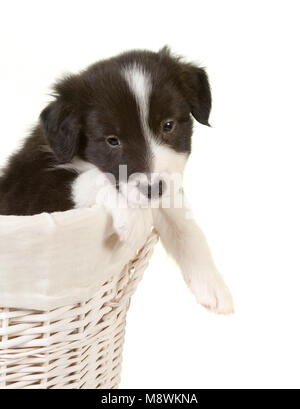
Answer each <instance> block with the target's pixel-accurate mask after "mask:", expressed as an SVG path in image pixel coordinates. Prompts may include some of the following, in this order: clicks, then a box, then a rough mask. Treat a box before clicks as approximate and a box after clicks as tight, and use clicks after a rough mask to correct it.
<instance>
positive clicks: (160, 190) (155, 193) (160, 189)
mask: <svg viewBox="0 0 300 409" xmlns="http://www.w3.org/2000/svg"><path fill="white" fill-rule="evenodd" d="M138 188H139V190H140V192H141V193H142V194H143V195H144V196H145V197H147V198H148V199H158V198H159V197H161V196H162V195H163V194H164V193H165V191H166V182H164V181H163V180H158V181H156V182H154V183H152V184H149V183H142V184H140V185H139V187H138Z"/></svg>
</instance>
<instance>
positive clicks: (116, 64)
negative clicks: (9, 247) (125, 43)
mask: <svg viewBox="0 0 300 409" xmlns="http://www.w3.org/2000/svg"><path fill="white" fill-rule="evenodd" d="M54 96H55V100H54V101H53V102H51V103H50V104H49V105H48V106H47V107H46V108H45V109H44V110H43V111H42V113H41V115H40V122H39V124H38V125H37V126H36V127H35V128H34V130H33V131H32V133H31V135H30V137H29V138H27V140H26V141H25V143H24V146H23V147H22V148H21V149H20V150H19V151H18V152H17V153H16V154H14V155H13V156H12V157H11V158H10V161H9V163H8V165H7V167H6V168H5V169H4V173H3V175H2V177H1V178H0V214H2V215H34V214H37V213H41V212H49V213H50V212H56V211H66V210H69V209H72V208H84V207H91V206H93V205H95V204H97V203H98V204H103V205H104V206H105V207H106V208H107V210H108V211H110V212H111V214H112V217H113V221H114V227H115V230H116V231H117V233H118V234H119V236H120V238H121V239H122V240H126V241H129V242H130V241H132V244H133V245H135V243H136V241H135V240H136V239H137V238H138V237H142V236H143V235H144V234H145V231H144V229H145V228H146V227H145V225H144V223H143V220H142V218H143V214H140V213H139V209H138V208H137V206H135V207H130V206H119V207H116V206H112V205H111V206H110V204H109V200H108V201H107V197H112V196H116V195H117V197H118V199H119V200H120V199H121V201H122V203H123V202H124V198H125V191H127V193H128V188H129V187H130V189H131V190H130V189H129V190H130V191H131V193H132V190H133V191H136V192H139V193H141V196H142V197H143V198H144V199H145V201H149V200H150V199H151V200H152V199H155V200H156V201H159V202H160V201H161V200H162V198H163V197H164V196H165V195H166V196H167V192H168V195H169V196H172V198H171V200H170V201H169V206H161V205H159V206H153V208H152V209H151V213H152V216H153V224H154V226H155V228H156V230H157V231H158V232H159V234H160V237H161V240H162V243H163V245H164V246H165V248H166V250H167V251H168V252H169V253H170V254H171V255H172V256H173V258H175V260H176V261H177V263H178V264H179V266H180V268H181V271H182V273H183V276H184V279H185V281H186V283H187V284H188V286H189V287H190V289H191V290H192V292H193V293H194V294H195V296H196V298H197V300H198V302H199V303H201V304H202V305H203V306H205V307H206V308H208V309H209V310H212V311H215V312H217V313H223V314H229V313H232V312H233V301H232V297H231V294H230V292H229V290H228V289H227V287H226V285H225V283H224V281H223V279H222V277H221V275H220V274H219V272H218V270H217V269H216V267H215V265H214V262H213V259H212V257H211V254H210V251H209V248H208V245H207V243H206V240H205V237H204V235H203V233H202V232H201V230H200V229H199V227H198V226H197V225H196V224H195V222H194V220H193V219H191V218H190V217H187V214H188V210H187V209H186V208H185V206H184V205H183V206H175V205H174V203H175V201H176V197H178V196H183V191H182V189H181V186H179V188H176V189H174V188H173V190H172V191H173V195H170V191H171V190H170V189H168V177H170V179H171V178H172V176H173V175H182V174H183V171H184V167H185V164H186V161H187V159H188V156H189V154H190V152H191V135H192V118H191V115H192V116H193V117H194V118H195V119H196V120H197V121H198V122H200V123H202V124H204V125H208V119H209V114H210V109H211V93H210V87H209V82H208V78H207V75H206V72H205V71H204V69H203V68H199V67H197V66H195V65H193V64H189V63H185V62H183V61H182V60H181V59H180V58H177V57H174V56H173V55H171V53H170V52H169V50H168V49H167V48H164V49H162V50H161V51H159V52H158V53H154V52H149V51H132V52H127V53H124V54H121V55H119V56H117V57H114V58H111V59H108V60H104V61H100V62H97V63H96V64H94V65H92V66H90V67H89V68H88V69H86V70H85V71H83V72H82V73H80V74H78V75H70V76H68V77H66V78H64V79H63V80H61V81H59V82H58V83H57V84H56V85H55V87H54ZM123 167H126V177H123V176H120V175H121V173H120V168H123ZM107 175H110V176H111V177H112V180H114V181H115V182H114V183H113V182H112V180H110V178H109V177H108V176H107ZM136 175H144V176H145V178H144V179H143V178H137V177H136ZM131 177H132V178H131ZM130 178H131V179H130ZM107 181H108V183H106V182H107ZM104 184H105V186H106V190H105V194H103V195H101V187H102V186H104ZM99 192H100V193H99ZM104 197H105V199H104ZM131 197H135V195H133V196H132V195H131ZM174 197H175V199H174ZM126 200H127V202H128V200H129V199H128V197H127V198H126ZM130 201H131V200H129V202H130ZM132 202H134V200H133V199H132ZM142 202H143V201H142ZM183 203H184V201H183ZM127 204H128V203H127ZM143 204H144V203H143Z"/></svg>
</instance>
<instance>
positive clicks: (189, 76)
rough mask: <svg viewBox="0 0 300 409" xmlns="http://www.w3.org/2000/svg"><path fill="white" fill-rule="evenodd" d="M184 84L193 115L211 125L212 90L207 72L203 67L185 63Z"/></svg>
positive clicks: (182, 76) (202, 122) (182, 75)
mask: <svg viewBox="0 0 300 409" xmlns="http://www.w3.org/2000/svg"><path fill="white" fill-rule="evenodd" d="M181 78H182V86H183V92H184V94H185V97H186V100H187V102H188V104H189V106H190V109H191V113H192V115H193V117H194V118H195V119H196V120H197V121H198V122H200V123H201V124H203V125H207V126H210V125H209V122H208V120H209V115H210V111H211V91H210V86H209V81H208V77H207V74H206V72H205V70H204V69H203V68H198V67H196V66H194V65H189V64H183V67H182V74H181Z"/></svg>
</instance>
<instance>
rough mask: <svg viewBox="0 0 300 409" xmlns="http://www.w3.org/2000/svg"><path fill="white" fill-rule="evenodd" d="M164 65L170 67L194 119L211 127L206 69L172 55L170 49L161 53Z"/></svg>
mask: <svg viewBox="0 0 300 409" xmlns="http://www.w3.org/2000/svg"><path fill="white" fill-rule="evenodd" d="M159 56H160V58H161V62H162V63H166V65H167V66H169V68H170V70H169V72H173V73H174V74H175V77H174V81H175V84H176V85H177V86H178V88H179V90H180V91H181V93H182V95H183V96H184V97H185V99H186V101H187V103H188V104H189V107H190V112H191V114H192V115H193V117H194V118H195V119H196V120H197V121H198V122H200V123H201V124H203V125H207V126H210V125H209V122H208V119H209V114H210V110H211V90H210V86H209V81H208V76H207V74H206V71H205V69H204V68H200V67H197V66H196V65H194V64H189V63H185V62H183V61H182V58H181V57H177V56H174V55H172V53H171V51H170V49H169V47H167V46H166V47H164V48H162V49H161V50H160V51H159Z"/></svg>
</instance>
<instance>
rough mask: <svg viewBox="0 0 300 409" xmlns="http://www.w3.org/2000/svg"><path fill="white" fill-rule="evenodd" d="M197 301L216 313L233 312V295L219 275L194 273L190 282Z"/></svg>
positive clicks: (226, 313)
mask: <svg viewBox="0 0 300 409" xmlns="http://www.w3.org/2000/svg"><path fill="white" fill-rule="evenodd" d="M188 285H189V288H190V290H191V291H192V293H193V294H194V295H195V297H196V299H197V302H198V303H199V304H201V305H202V306H203V307H205V308H206V309H207V310H209V311H211V312H215V313H216V314H225V315H229V314H233V313H234V304H233V298H232V295H231V293H230V291H229V289H228V288H227V286H226V284H225V283H224V281H223V279H222V277H221V276H219V275H215V274H212V275H208V276H206V277H205V278H203V277H201V275H200V276H199V275H198V274H197V275H193V277H192V278H191V280H190V281H189V283H188Z"/></svg>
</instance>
